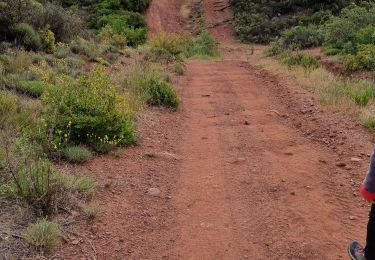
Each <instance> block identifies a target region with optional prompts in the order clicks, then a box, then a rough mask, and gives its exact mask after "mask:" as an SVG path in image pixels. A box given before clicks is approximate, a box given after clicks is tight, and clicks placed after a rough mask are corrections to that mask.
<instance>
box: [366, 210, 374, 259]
mask: <svg viewBox="0 0 375 260" xmlns="http://www.w3.org/2000/svg"><path fill="white" fill-rule="evenodd" d="M366 260H375V204H372V207H371V212H370V219H369V222H368V226H367V245H366Z"/></svg>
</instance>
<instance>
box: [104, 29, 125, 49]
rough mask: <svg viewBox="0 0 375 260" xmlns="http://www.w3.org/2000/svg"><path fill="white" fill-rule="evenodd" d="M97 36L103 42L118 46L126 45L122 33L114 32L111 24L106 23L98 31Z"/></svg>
mask: <svg viewBox="0 0 375 260" xmlns="http://www.w3.org/2000/svg"><path fill="white" fill-rule="evenodd" d="M99 38H100V40H101V41H102V42H103V43H107V44H110V45H114V46H116V47H119V48H124V47H125V46H126V45H127V40H126V37H125V36H124V35H121V34H118V33H115V32H114V30H113V29H112V27H111V26H109V25H106V26H105V27H103V28H102V29H101V30H100V32H99Z"/></svg>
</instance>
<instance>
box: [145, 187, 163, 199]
mask: <svg viewBox="0 0 375 260" xmlns="http://www.w3.org/2000/svg"><path fill="white" fill-rule="evenodd" d="M147 193H148V195H150V196H153V197H158V196H159V195H160V194H161V190H159V189H158V188H149V189H148V192H147Z"/></svg>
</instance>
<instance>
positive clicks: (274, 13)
mask: <svg viewBox="0 0 375 260" xmlns="http://www.w3.org/2000/svg"><path fill="white" fill-rule="evenodd" d="M230 3H231V6H232V9H233V12H234V21H233V23H234V31H235V33H236V34H237V35H238V37H239V39H240V40H242V41H245V42H255V43H269V42H271V41H272V40H274V39H275V38H277V37H279V36H280V33H281V32H282V31H284V30H285V29H289V28H292V27H294V26H298V25H306V24H308V23H313V24H316V25H322V24H324V23H325V22H327V21H329V20H330V19H331V15H330V13H334V14H337V13H338V12H339V11H340V10H341V9H342V8H343V7H345V6H347V5H349V4H350V3H351V2H350V1H347V0H343V1H342V0H333V1H276V0H270V1H262V0H253V1H249V0H231V1H230ZM314 14H315V15H314Z"/></svg>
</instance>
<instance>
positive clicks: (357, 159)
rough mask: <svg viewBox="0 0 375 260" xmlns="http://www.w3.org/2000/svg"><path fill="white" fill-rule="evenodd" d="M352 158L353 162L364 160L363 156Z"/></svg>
mask: <svg viewBox="0 0 375 260" xmlns="http://www.w3.org/2000/svg"><path fill="white" fill-rule="evenodd" d="M350 160H351V161H352V162H360V161H362V159H361V158H357V157H352V158H350Z"/></svg>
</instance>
